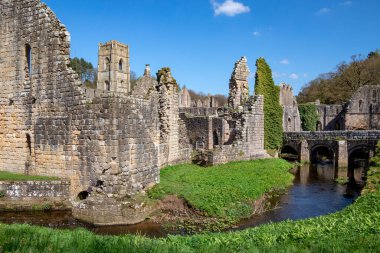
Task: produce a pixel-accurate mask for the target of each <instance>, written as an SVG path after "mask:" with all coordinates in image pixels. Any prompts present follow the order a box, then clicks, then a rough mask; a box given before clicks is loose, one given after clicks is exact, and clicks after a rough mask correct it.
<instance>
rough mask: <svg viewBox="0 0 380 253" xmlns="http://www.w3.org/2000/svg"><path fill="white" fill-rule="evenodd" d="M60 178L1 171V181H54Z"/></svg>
mask: <svg viewBox="0 0 380 253" xmlns="http://www.w3.org/2000/svg"><path fill="white" fill-rule="evenodd" d="M52 180H59V178H58V177H45V176H28V175H23V174H17V173H11V172H7V171H0V181H52Z"/></svg>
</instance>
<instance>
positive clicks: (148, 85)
mask: <svg viewBox="0 0 380 253" xmlns="http://www.w3.org/2000/svg"><path fill="white" fill-rule="evenodd" d="M157 84H158V83H157V80H156V79H155V78H154V77H152V76H151V72H150V65H148V64H147V65H146V66H145V71H144V75H143V76H142V77H140V78H139V79H137V81H136V85H135V87H134V88H133V90H132V95H133V96H137V97H142V98H148V95H149V92H152V91H153V90H154V89H155V88H156V86H157Z"/></svg>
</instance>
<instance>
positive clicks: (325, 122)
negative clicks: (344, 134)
mask: <svg viewBox="0 0 380 253" xmlns="http://www.w3.org/2000/svg"><path fill="white" fill-rule="evenodd" d="M317 110H318V114H319V121H318V122H317V131H333V130H344V129H345V114H344V112H345V106H344V105H321V104H319V103H317Z"/></svg>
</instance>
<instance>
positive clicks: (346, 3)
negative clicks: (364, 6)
mask: <svg viewBox="0 0 380 253" xmlns="http://www.w3.org/2000/svg"><path fill="white" fill-rule="evenodd" d="M352 4H353V2H352V1H345V2H343V3H342V5H345V6H350V5H352Z"/></svg>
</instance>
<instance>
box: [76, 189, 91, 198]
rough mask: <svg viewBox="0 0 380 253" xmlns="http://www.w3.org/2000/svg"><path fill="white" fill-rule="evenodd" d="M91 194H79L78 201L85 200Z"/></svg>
mask: <svg viewBox="0 0 380 253" xmlns="http://www.w3.org/2000/svg"><path fill="white" fill-rule="evenodd" d="M89 195H90V194H89V193H88V191H82V192H80V193H79V194H78V199H79V200H85V199H87V198H88V196H89Z"/></svg>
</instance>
